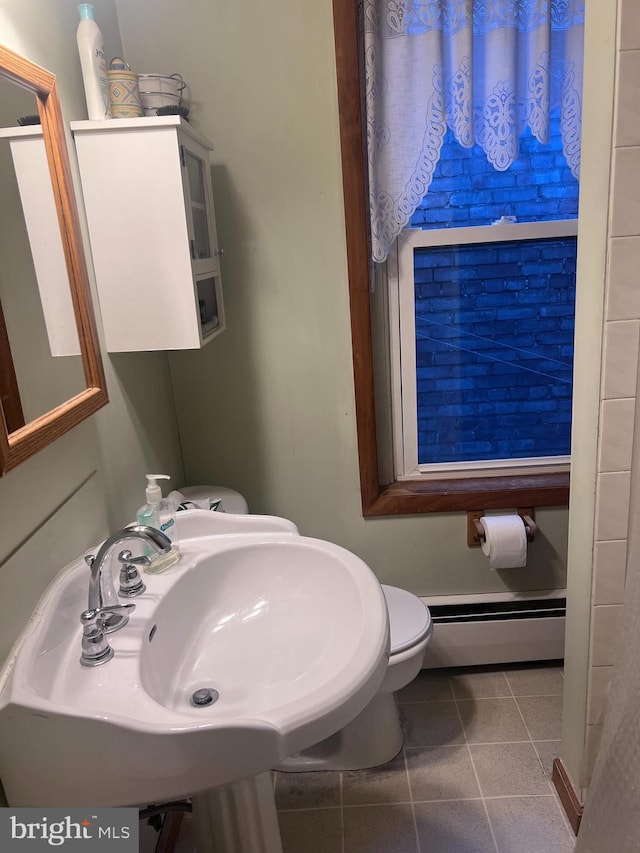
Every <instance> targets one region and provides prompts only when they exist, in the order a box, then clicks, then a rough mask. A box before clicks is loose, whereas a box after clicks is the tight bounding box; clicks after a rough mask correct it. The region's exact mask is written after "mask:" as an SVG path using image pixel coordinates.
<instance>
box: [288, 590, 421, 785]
mask: <svg viewBox="0 0 640 853" xmlns="http://www.w3.org/2000/svg"><path fill="white" fill-rule="evenodd" d="M382 590H383V592H384V596H385V599H386V601H387V609H388V611H389V627H390V629H391V630H390V634H391V639H390V652H389V662H388V664H387V670H386V673H385V676H384V678H383V680H382V684H381V685H380V687H379V688H378V692H377V693H376V695H375V696H374V697H373V699H372V700H371V701H370V702H369V704H368V705H367V706H366V707H365V709H364V710H363V711H361V712H360V713H359V714H358V716H357V717H356V718H355V719H354V720H352V721H351V722H350V723H348V724H347V725H346V726H345V727H344V728H342V729H340V731H338V732H336V733H335V734H334V735H331V737H329V738H327V739H326V740H323V741H321V742H320V743H318V744H315V745H314V746H312V747H309V749H305V750H304V751H302V752H299V753H297V754H296V755H292V756H289V757H288V758H286V759H285V760H284V761H283V762H282V763H281V764H280V765H279V766H278V767H277V768H276V769H277V770H282V771H286V772H288V773H296V772H298V773H299V772H306V771H312V770H364V769H366V768H368V767H377V766H378V765H379V764H386V763H387V761H391V759H392V758H394V757H395V756H396V755H397V754H398V753H399V752H400V750H401V749H402V740H403V738H402V729H401V727H400V719H399V716H398V707H397V705H396V700H395V696H394V693H395V692H396V691H397V690H400V689H402V688H403V687H406V685H407V684H409V682H410V681H413V679H414V678H415V677H416V675H417V674H418V672H419V671H420V668H421V666H422V660H423V657H424V650H425V647H426V645H427V643H428V642H429V638H430V637H431V634H432V633H433V625H432V622H431V615H430V613H429V610H428V608H427V607H426V606H425V605H424V604H423V603H422V601H421V600H420V599H419V598H417V597H416V596H415V595H412V594H411V593H410V592H407V591H406V590H404V589H398V588H397V587H395V586H386V585H384V584H383V585H382Z"/></svg>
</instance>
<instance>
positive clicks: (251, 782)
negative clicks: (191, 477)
mask: <svg viewBox="0 0 640 853" xmlns="http://www.w3.org/2000/svg"><path fill="white" fill-rule="evenodd" d="M178 523H179V528H180V530H179V532H180V534H181V540H180V541H181V544H180V550H181V554H182V556H181V559H180V560H179V562H178V563H176V564H175V565H174V566H173V567H171V568H170V569H168V570H167V571H166V572H164V573H163V574H159V575H149V574H147V575H145V576H144V581H145V584H146V586H147V589H146V591H145V593H144V594H143V595H142V596H140V597H139V598H136V599H134V603H135V604H136V609H135V611H134V612H133V613H132V615H131V618H130V621H129V624H127V625H126V626H125V627H124V628H122V629H121V630H120V631H118V632H116V633H114V634H110V635H109V639H110V642H111V644H112V646H113V649H114V652H115V655H114V658H113V659H112V660H111V661H109V662H108V663H106V664H104V665H103V666H98V667H95V668H86V667H82V666H81V665H80V662H79V658H80V650H81V627H80V621H79V616H80V613H81V612H82V611H83V610H84V609H85V608H86V596H87V587H88V571H87V568H86V566H85V564H84V562H83V561H81V560H79V561H78V562H77V563H75V564H73V565H71V566H70V567H68V568H67V569H65V570H64V571H63V572H61V573H60V574H59V575H58V576H57V578H56V579H55V581H54V582H53V584H52V585H51V586H50V587H49V589H48V590H47V592H46V593H45V595H44V596H43V598H42V600H41V601H40V603H39V605H38V607H37V609H36V612H35V613H34V616H33V619H32V621H31V623H30V625H29V626H28V627H27V629H26V630H25V631H24V633H23V635H22V637H21V638H20V640H19V641H18V643H17V644H16V647H15V648H14V650H13V652H12V655H11V657H10V660H9V662H8V663H7V665H6V666H5V669H4V670H3V673H2V675H0V777H1V778H2V780H3V783H4V787H5V790H6V793H7V797H8V800H9V803H10V804H11V805H12V806H41V807H42V806H68V807H71V806H83V805H100V806H127V805H140V804H145V803H162V802H166V801H169V800H174V799H179V798H183V797H191V798H192V799H193V802H194V813H195V816H196V824H197V826H199V827H200V830H199V833H198V840H199V850H202V853H207V851H208V850H211V851H213V850H216V851H223V853H232V851H233V853H236V851H242V853H276V852H277V850H278V845H279V841H278V835H277V822H276V817H275V805H274V803H273V791H272V789H271V788H270V786H269V784H268V781H267V779H268V778H270V777H266V776H264V773H265V771H268V770H269V769H270V768H271V767H274V766H276V765H277V764H279V763H280V762H281V761H282V760H283V759H284V758H285V757H286V756H287V755H290V754H292V753H295V752H298V751H300V750H301V749H304V748H306V747H308V746H311V745H312V744H314V743H317V742H318V741H320V740H322V739H324V738H325V737H328V736H329V735H330V734H332V733H333V732H335V731H337V730H338V729H340V728H342V726H344V725H345V724H346V723H347V722H349V721H350V720H351V719H353V718H354V717H355V716H356V715H357V714H358V713H359V712H360V711H361V710H362V708H364V706H365V705H366V704H367V703H368V702H369V700H370V699H371V698H372V697H373V695H374V694H375V692H376V690H377V688H378V686H379V685H380V683H381V681H382V678H383V676H384V673H385V669H386V664H387V658H388V643H389V639H388V619H387V611H386V606H385V602H384V597H383V595H382V591H381V588H380V585H379V583H378V581H377V580H376V578H375V576H374V575H373V574H372V572H371V571H370V569H369V568H368V567H367V566H366V565H365V564H364V563H363V562H362V561H361V560H360V559H359V558H357V557H356V556H354V555H353V554H351V553H349V552H348V551H345V550H344V549H343V548H340V547H338V546H336V545H332V544H330V543H328V542H323V541H321V540H317V539H309V538H307V537H303V536H299V535H298V533H297V530H296V528H295V526H294V525H292V524H291V523H290V522H287V521H284V520H282V519H271V518H268V517H259V516H230V515H223V516H220V515H218V514H216V513H209V512H205V511H201V510H193V511H189V512H186V513H181V514H179V516H178ZM197 691H204V692H203V693H200V694H198V693H197ZM207 691H210V693H209V694H208V695H209V696H210V697H214V698H215V701H211V702H209V703H206V704H202V705H197V704H194V703H193V699H192V697H193V696H194V694H196V695H197V696H199V697H200V698H201V699H202V698H203V697H204V698H206V692H207ZM216 694H217V695H216ZM96 768H98V772H96ZM225 804H226V805H225ZM225 813H226V815H227V816H226V818H225ZM232 813H233V814H235V815H236V817H235V818H232ZM238 815H239V817H238ZM252 815H253V817H252ZM243 833H244V834H245V835H246V836H247V837H246V838H243V837H241V836H242V834H243ZM247 833H249V834H248V835H247ZM210 837H213V838H215V844H214V846H209V847H206V844H207V843H209V842H208V840H207V839H209V838H210ZM212 843H213V842H212ZM265 845H266V846H265Z"/></svg>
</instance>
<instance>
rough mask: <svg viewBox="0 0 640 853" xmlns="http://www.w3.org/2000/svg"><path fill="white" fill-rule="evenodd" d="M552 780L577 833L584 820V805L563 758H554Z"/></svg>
mask: <svg viewBox="0 0 640 853" xmlns="http://www.w3.org/2000/svg"><path fill="white" fill-rule="evenodd" d="M551 781H552V782H553V785H554V787H555V789H556V791H557V792H558V796H559V797H560V802H561V803H562V807H563V808H564V810H565V813H566V815H567V818H568V819H569V823H570V824H571V828H572V829H573V831H574V832H575V834H576V835H577V834H578V830H579V829H580V821H581V820H582V809H583V805H582V803H581V802H580V797H578V795H577V793H576V789H575V788H574V787H573V783H572V781H571V779H570V778H569V774H568V773H567V771H566V768H565V766H564V764H563V763H562V759H561V758H554V759H553V772H552V774H551Z"/></svg>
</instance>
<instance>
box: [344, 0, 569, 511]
mask: <svg viewBox="0 0 640 853" xmlns="http://www.w3.org/2000/svg"><path fill="white" fill-rule="evenodd" d="M333 19H334V37H335V50H336V72H337V85H338V111H339V121H340V142H341V149H342V179H343V192H344V210H345V231H346V244H347V268H348V277H349V304H350V311H351V340H352V348H353V376H354V391H355V406H356V426H357V432H358V456H359V461H360V492H361V500H362V514H363V515H364V516H393V515H406V514H420V513H429V512H455V511H471V510H479V509H483V510H485V509H505V508H514V507H519V506H527V507H529V506H531V507H540V506H568V503H569V472H562V473H546V474H522V475H516V476H511V475H510V476H486V477H481V476H480V477H465V478H458V479H456V478H449V479H447V478H443V479H436V480H431V479H429V480H425V479H415V480H398V481H396V482H393V483H391V484H389V485H385V484H383V483H381V482H380V476H379V472H378V444H377V438H376V417H375V397H374V381H373V343H372V336H371V303H370V292H369V275H370V251H369V218H368V211H367V192H366V187H367V177H366V160H365V150H366V149H365V134H364V124H363V114H362V94H361V93H362V88H361V67H360V61H359V50H358V0H333Z"/></svg>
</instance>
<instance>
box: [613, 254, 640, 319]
mask: <svg viewBox="0 0 640 853" xmlns="http://www.w3.org/2000/svg"><path fill="white" fill-rule="evenodd" d="M638 258H640V237H614V238H613V239H612V240H611V241H610V243H609V279H608V293H607V320H631V319H634V318H637V317H640V267H639V266H638Z"/></svg>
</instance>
